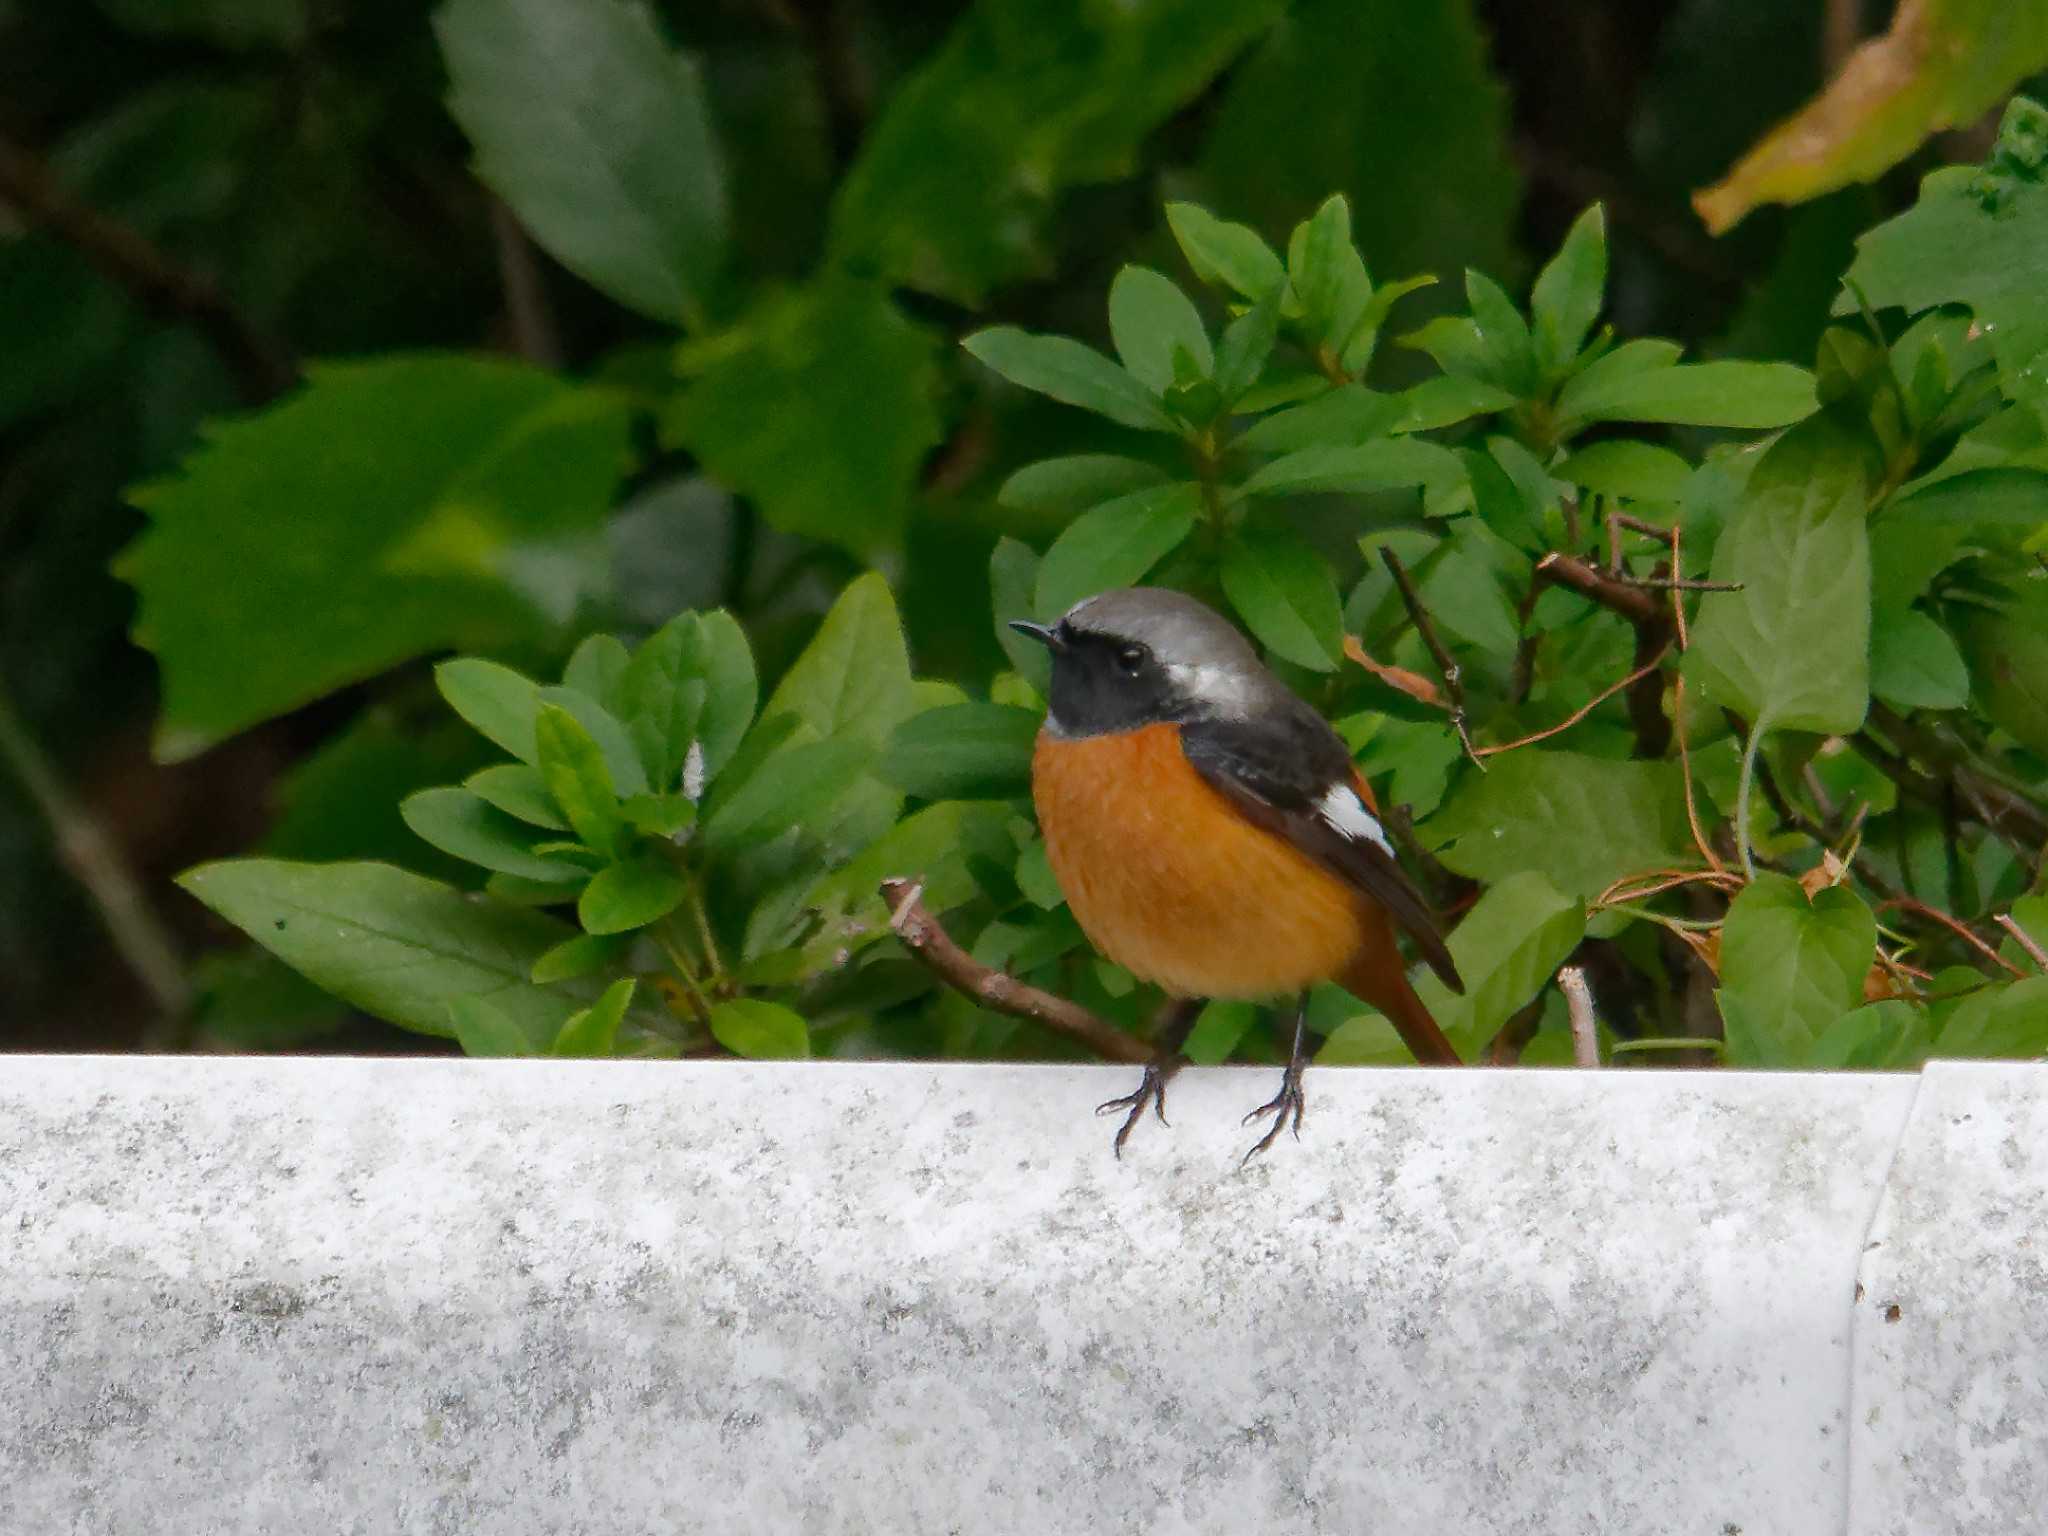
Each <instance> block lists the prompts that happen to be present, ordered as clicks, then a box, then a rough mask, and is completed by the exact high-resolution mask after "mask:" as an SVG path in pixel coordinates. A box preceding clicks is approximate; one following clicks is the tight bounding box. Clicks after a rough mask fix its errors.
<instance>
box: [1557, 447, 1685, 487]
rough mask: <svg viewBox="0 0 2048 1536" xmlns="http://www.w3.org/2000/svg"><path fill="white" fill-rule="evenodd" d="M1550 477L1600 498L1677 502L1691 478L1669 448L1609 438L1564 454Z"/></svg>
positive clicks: (1682, 461) (1680, 460) (1682, 460)
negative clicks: (1618, 497) (1583, 489)
mask: <svg viewBox="0 0 2048 1536" xmlns="http://www.w3.org/2000/svg"><path fill="white" fill-rule="evenodd" d="M1550 473H1551V474H1553V475H1555V476H1556V477H1557V478H1558V479H1560V480H1564V481H1567V482H1569V483H1570V484H1572V485H1576V486H1582V487H1583V488H1585V489H1586V490H1589V491H1593V492H1595V493H1597V494H1599V495H1601V496H1622V497H1626V498H1627V499H1628V500H1630V501H1676V500H1678V498H1679V497H1680V495H1682V494H1683V493H1684V490H1685V483H1686V481H1688V480H1690V479H1691V478H1692V466H1691V465H1690V464H1688V463H1686V462H1685V460H1684V459H1682V458H1680V457H1679V456H1678V455H1677V454H1675V453H1673V452H1672V451H1671V450H1670V449H1669V448H1659V447H1657V446H1656V445H1655V444H1654V443H1642V442H1637V441H1636V440H1635V439H1634V438H1629V437H1610V438H1608V439H1607V440H1606V441H1604V442H1598V443H1591V444H1588V445H1587V446H1586V447H1584V448H1581V449H1579V450H1578V451H1577V452H1576V453H1571V454H1567V455H1566V456H1565V458H1564V460H1563V462H1561V463H1559V464H1557V465H1556V466H1555V467H1553V468H1552V469H1551V471H1550Z"/></svg>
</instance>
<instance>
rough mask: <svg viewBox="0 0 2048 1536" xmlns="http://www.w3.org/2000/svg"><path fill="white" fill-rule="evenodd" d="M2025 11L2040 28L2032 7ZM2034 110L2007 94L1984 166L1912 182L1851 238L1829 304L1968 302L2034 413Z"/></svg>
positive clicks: (2045, 343)
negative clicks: (1909, 194) (1851, 255)
mask: <svg viewBox="0 0 2048 1536" xmlns="http://www.w3.org/2000/svg"><path fill="white" fill-rule="evenodd" d="M1983 3H1987V4H1995V3H1996V0H1983ZM2002 9H2004V10H2005V11H2006V13H2007V14H2008V15H2011V16H2014V17H2017V16H2018V15H2019V14H2020V12H2019V10H2017V9H2013V8H2009V7H2008V8H2002ZM2027 14H2028V16H2029V18H2030V19H2031V21H2032V24H2033V25H2035V26H2037V27H2038V26H2039V25H2041V20H2040V18H2039V17H2038V16H2037V15H2036V13H2035V12H2034V11H2033V10H2031V9H2028V10H2027ZM2041 112H2042V109H2041V108H2040V107H2039V106H2037V105H2035V104H2034V103H2032V102H2030V101H2028V100H2027V99H2026V98H2025V97H2017V98H2015V99H2014V100H2013V101H2012V102H2011V104H2010V105H2008V106H2007V108H2006V121H2005V126H2004V128H2003V129H2002V130H2001V133H2000V136H1999V148H1998V149H1997V150H1995V151H1994V152H1993V154H1992V157H1991V161H1990V164H1989V165H1987V166H1986V168H1985V169H1984V170H1982V171H1975V170H1972V169H1970V168H1968V167H1965V166H1954V167H1949V168H1946V169H1943V170H1939V171H1936V172H1935V173H1934V174H1933V175H1931V176H1928V177H1927V178H1926V179H1925V180H1924V181H1922V182H1921V183H1920V201H1919V202H1918V203H1916V204H1915V205H1914V206H1913V207H1911V208H1909V209H1908V210H1906V212H1904V213H1902V214H1900V215H1899V216H1898V217H1897V218H1894V219H1890V220H1888V221H1886V222H1885V223H1883V224H1880V225H1878V226H1877V228H1875V229H1873V230H1871V231H1870V232H1869V233H1867V234H1865V235H1863V236H1862V237H1861V238H1860V239H1858V240H1857V242H1856V260H1855V262H1854V263H1853V264H1852V265H1851V266H1850V268H1849V272H1848V276H1847V277H1846V278H1845V279H1844V285H1845V286H1844V291H1843V294H1842V297H1841V298H1840V299H1839V300H1838V301H1837V306H1836V307H1837V311H1838V312H1839V313H1849V314H1853V313H1854V312H1855V309H1856V298H1855V294H1856V293H1857V292H1859V291H1860V292H1861V293H1862V294H1863V295H1864V297H1865V298H1866V299H1868V300H1869V302H1870V304H1871V305H1872V306H1873V307H1875V308H1878V309H1887V308H1892V307H1895V306H1896V307H1898V308H1902V309H1904V310H1906V311H1907V312H1908V313H1917V312H1919V311H1921V310H1926V309H1934V308H1936V307H1938V306H1940V305H1944V304H1964V305H1967V306H1969V309H1970V312H1971V313H1972V314H1973V315H1974V316H1975V317H1976V320H1977V323H1978V325H1979V327H1980V328H1981V330H1982V332H1983V333H1984V335H1985V336H1986V338H1987V339H1988V340H1989V341H1990V343H1991V350H1992V353H1993V355H1994V356H1995V357H1996V358H1997V360H1998V369H1999V373H2000V376H2001V378H2002V379H2003V381H2004V382H2005V386H2006V391H2007V393H2008V394H2009V395H2011V396H2013V397H2014V398H2016V399H2017V398H2033V399H2034V400H2035V402H2036V406H2037V408H2038V406H2039V396H2038V394H2037V393H2034V392H2032V391H2030V390H2029V389H2028V388H2027V386H2026V384H2025V377H2026V376H2027V375H2028V374H2029V371H2030V370H2036V372H2035V376H2036V377H2038V370H2037V361H2038V359H2040V357H2041V355H2042V353H2043V352H2044V351H2048V301H2044V299H2043V296H2042V291H2041V284H2040V282H2039V280H2038V273H2037V272H2036V271H2035V267H2036V264H2037V263H2038V261H2039V259H2040V253H2041V251H2042V249H2043V248H2044V243H2048V181H2044V179H2043V177H2042V175H2041V165H2040V160H2039V157H2038V154H2037V153H2036V152H2035V151H2033V150H2031V149H2029V148H2028V144H2029V141H2030V139H2032V138H2034V137H2036V136H2038V133H2039V131H2040V130H2039V127H2038V123H2039V120H2040V114H2041ZM2030 159H2031V160H2032V164H2031V165H2029V163H2028V162H2029V160H2030Z"/></svg>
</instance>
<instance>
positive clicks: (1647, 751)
mask: <svg viewBox="0 0 2048 1536" xmlns="http://www.w3.org/2000/svg"><path fill="white" fill-rule="evenodd" d="M1536 579H1537V580H1538V581H1539V582H1541V581H1551V582H1556V583H1557V584H1558V585H1559V586H1562V587H1569V588H1570V589H1571V590H1572V591H1574V592H1576V593H1578V594H1579V595H1580V596H1581V597H1584V598H1587V599H1590V600H1591V601H1593V602H1596V603H1598V604H1599V605H1600V606H1601V607H1603V608H1605V609H1607V610H1608V611H1610V612H1612V613H1618V614H1620V615H1621V616H1622V617H1623V618H1624V619H1627V620H1628V621H1629V623H1630V624H1632V625H1634V626H1635V631H1636V653H1635V663H1634V665H1635V667H1636V673H1635V678H1636V682H1635V686H1634V687H1633V688H1631V689H1630V690H1629V695H1628V715H1629V720H1630V722H1631V723H1632V724H1633V725H1634V726H1635V731H1636V755H1637V756H1638V757H1645V758H1650V759H1653V760H1654V759H1656V758H1660V757H1662V756H1663V755H1664V754H1665V752H1666V751H1667V750H1669V748H1670V746H1671V721H1670V719H1669V717H1667V716H1666V715H1665V713H1664V678H1663V676H1662V674H1661V673H1659V672H1658V671H1657V668H1656V666H1655V665H1654V663H1655V662H1656V661H1657V660H1658V659H1659V658H1660V657H1662V656H1663V654H1664V652H1665V651H1666V650H1668V649H1669V648H1670V645H1671V640H1672V636H1673V634H1674V633H1675V630H1674V626H1673V624H1672V621H1671V616H1670V615H1669V614H1668V613H1666V612H1665V610H1664V605H1663V604H1662V603H1660V602H1658V601H1657V599H1656V598H1654V597H1652V596H1651V595H1650V594H1649V593H1648V592H1645V591H1644V590H1643V589H1642V588H1640V587H1636V586H1631V585H1630V584H1629V583H1627V582H1625V581H1618V580H1616V579H1615V578H1614V577H1613V576H1611V575H1609V574H1608V573H1607V572H1605V571H1602V570H1599V569H1597V568H1596V567H1594V566H1590V565H1588V564H1586V562H1585V561H1583V560H1578V559H1574V558H1573V557H1572V556H1570V555H1567V554H1562V553H1560V552H1559V551H1557V550H1552V551H1551V552H1550V553H1549V554H1547V555H1545V556H1544V557H1543V558H1542V559H1541V560H1538V561H1537V562H1536ZM1678 601H1679V599H1678V597H1677V594H1675V593H1674V594H1673V596H1672V603H1673V605H1674V606H1675V605H1676V604H1677V602H1678Z"/></svg>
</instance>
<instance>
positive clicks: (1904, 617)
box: [1870, 608, 1970, 709]
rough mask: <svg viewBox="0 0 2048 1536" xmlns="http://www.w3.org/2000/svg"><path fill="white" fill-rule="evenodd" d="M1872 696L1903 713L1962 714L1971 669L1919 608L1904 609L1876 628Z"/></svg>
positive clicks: (1872, 637)
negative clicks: (1953, 711)
mask: <svg viewBox="0 0 2048 1536" xmlns="http://www.w3.org/2000/svg"><path fill="white" fill-rule="evenodd" d="M1870 691H1871V692H1872V693H1874V694H1876V695H1877V696H1878V697H1879V698H1880V699H1883V700H1884V701H1885V702H1886V703H1887V704H1890V705H1892V706H1894V707H1895V708H1898V709H1961V708H1962V707H1963V706H1964V705H1965V704H1967V703H1969V701H1970V669H1969V668H1968V667H1967V666H1965V665H1964V663H1963V653H1962V652H1961V651H1959V650H1957V649H1956V643H1955V641H1954V640H1952V639H1950V638H1949V633H1948V631H1947V630H1945V629H1943V628H1942V627H1941V626H1940V625H1939V624H1937V623H1935V622H1934V620H1933V619H1931V618H1929V617H1928V616H1927V615H1926V614H1924V613H1922V612H1920V611H1919V610H1918V609H1917V608H1906V609H1901V610H1899V611H1897V612H1894V613H1888V614H1886V615H1885V616H1884V618H1883V621H1882V622H1881V623H1877V624H1873V625H1872V626H1871V629H1870Z"/></svg>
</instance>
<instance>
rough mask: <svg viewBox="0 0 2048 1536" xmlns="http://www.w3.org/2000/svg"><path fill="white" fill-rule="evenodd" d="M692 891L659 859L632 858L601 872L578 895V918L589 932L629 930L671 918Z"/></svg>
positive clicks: (603, 932)
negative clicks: (671, 914) (672, 913)
mask: <svg viewBox="0 0 2048 1536" xmlns="http://www.w3.org/2000/svg"><path fill="white" fill-rule="evenodd" d="M688 893H689V886H688V885H687V884H685V882H684V880H683V877H682V876H681V875H679V874H677V873H676V872H675V870H674V869H673V868H671V867H670V866H669V865H667V864H665V863H663V862H661V861H660V860H659V859H654V858H639V859H629V860H628V861H626V862H625V863H623V864H610V865H607V866H606V867H605V868H603V869H601V870H599V871H598V872H597V876H596V878H595V879H593V880H592V881H591V882H590V884H589V885H587V886H586V887H584V890H583V894H582V895H581V896H580V897H578V898H577V901H576V920H577V921H578V922H579V923H581V924H582V925H583V931H584V932H585V933H593V934H610V933H629V932H631V931H632V930H633V929H635V928H645V927H646V926H647V925H648V924H649V923H652V922H658V921H660V920H661V919H662V918H664V917H667V916H668V915H669V913H671V912H673V911H675V909H676V908H677V907H679V906H681V905H682V904H683V897H684V896H686V895H687V894H688Z"/></svg>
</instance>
